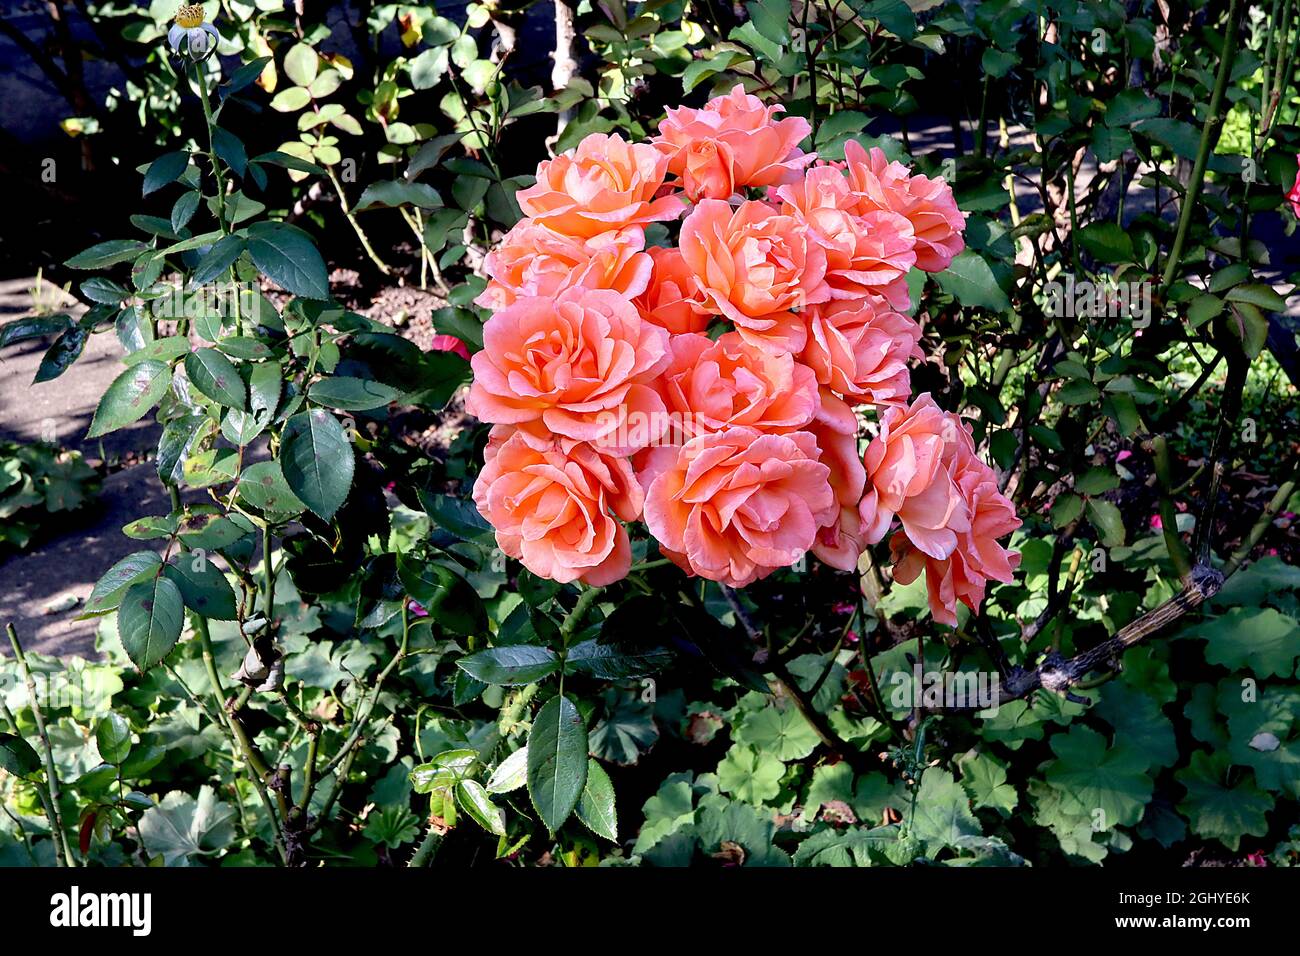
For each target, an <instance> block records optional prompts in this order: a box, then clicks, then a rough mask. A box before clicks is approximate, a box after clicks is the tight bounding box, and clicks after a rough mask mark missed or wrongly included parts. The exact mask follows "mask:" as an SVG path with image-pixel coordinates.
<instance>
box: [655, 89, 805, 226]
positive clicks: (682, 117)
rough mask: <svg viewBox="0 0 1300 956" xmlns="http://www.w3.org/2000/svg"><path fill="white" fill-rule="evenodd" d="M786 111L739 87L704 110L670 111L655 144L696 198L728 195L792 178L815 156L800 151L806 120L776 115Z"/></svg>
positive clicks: (684, 109)
mask: <svg viewBox="0 0 1300 956" xmlns="http://www.w3.org/2000/svg"><path fill="white" fill-rule="evenodd" d="M784 111H785V107H783V106H764V105H763V102H762V100H760V99H759V98H758V97H757V96H751V95H749V94H747V93H746V92H745V89H744V87H743V86H740V85H737V86H736V87H734V88H733V89H732V91H731V92H730V93H728V94H726V95H725V96H718V97H714V98H713V99H711V100H709V102H708V103H706V104H705V105H704V107H703V108H702V109H692V108H691V107H689V106H680V107H678V108H677V109H670V110H668V117H667V119H665V120H663V121H662V122H661V123H660V124H659V136H658V137H656V139H655V140H654V142H655V143H656V144H657V145H659V147H660V148H661V149H662V150H663V151H664V152H665V153H666V154H667V155H668V156H669V163H668V171H669V172H670V173H671V174H673V175H674V176H677V177H679V178H680V179H681V181H682V186H683V188H684V189H685V190H686V195H687V196H688V197H690V199H691V201H692V202H698V201H699V200H701V199H727V198H729V197H730V196H731V195H732V194H733V193H735V192H736V191H737V190H740V189H743V188H745V187H747V186H757V187H763V186H775V185H777V184H779V183H785V182H791V181H792V180H794V179H797V178H798V176H799V171H800V170H801V169H803V167H805V166H807V165H808V164H809V163H811V162H812V161H813V160H814V159H815V158H816V154H815V153H804V152H802V151H801V150H800V149H799V142H800V141H801V140H803V139H804V138H805V137H806V136H807V135H808V134H809V133H810V132H811V131H812V127H811V126H809V125H808V121H807V120H805V119H803V118H802V117H799V116H791V117H788V118H786V119H777V115H778V114H780V113H783V112H784Z"/></svg>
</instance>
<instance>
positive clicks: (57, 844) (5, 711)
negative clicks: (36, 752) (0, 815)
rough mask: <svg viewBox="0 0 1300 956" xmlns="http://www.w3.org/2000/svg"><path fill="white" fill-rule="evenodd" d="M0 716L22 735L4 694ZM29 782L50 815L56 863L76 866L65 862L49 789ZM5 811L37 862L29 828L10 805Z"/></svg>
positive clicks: (29, 853) (63, 847)
mask: <svg viewBox="0 0 1300 956" xmlns="http://www.w3.org/2000/svg"><path fill="white" fill-rule="evenodd" d="M0 717H3V718H4V719H5V720H6V721H7V722H8V724H9V726H10V727H12V728H13V732H14V734H15V736H18V737H21V736H22V733H21V732H20V731H19V730H18V721H17V719H16V718H15V717H14V715H13V714H12V713H11V712H10V710H9V707H8V705H6V704H5V701H4V697H3V696H0ZM29 782H30V783H31V784H32V786H33V787H35V788H36V794H37V796H39V797H40V798H41V806H42V807H44V808H45V816H46V817H48V818H49V820H50V833H51V834H53V836H54V865H55V866H74V865H75V864H73V863H69V862H65V860H64V854H65V853H66V852H67V846H66V844H65V842H64V839H63V828H62V827H59V826H55V825H54V821H55V820H57V819H58V816H57V814H56V813H55V810H54V803H53V802H52V801H51V800H50V793H49V790H47V789H46V788H45V786H43V785H42V784H40V783H38V782H37V781H35V780H32V781H29ZM4 811H5V816H7V817H8V818H9V819H10V820H12V821H13V822H14V823H15V824H16V825H17V827H18V832H19V833H21V834H22V836H23V843H25V844H26V845H27V855H28V856H30V857H31V858H32V862H33V863H35V862H36V856H35V854H34V853H32V841H31V838H30V837H29V836H28V835H27V828H26V827H24V826H23V824H22V821H21V820H19V819H18V818H17V817H16V816H14V815H13V814H12V813H11V812H10V811H9V807H8V806H7V805H6V806H5V807H4Z"/></svg>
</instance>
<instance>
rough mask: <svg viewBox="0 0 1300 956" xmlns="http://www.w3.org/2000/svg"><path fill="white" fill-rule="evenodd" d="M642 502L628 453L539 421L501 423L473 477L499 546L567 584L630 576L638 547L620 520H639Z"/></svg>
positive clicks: (478, 501) (537, 571)
mask: <svg viewBox="0 0 1300 956" xmlns="http://www.w3.org/2000/svg"><path fill="white" fill-rule="evenodd" d="M644 500H645V496H644V494H643V493H642V490H641V486H640V485H639V484H638V483H637V480H636V476H635V475H634V474H633V472H632V467H631V465H630V464H628V462H627V459H626V458H623V457H619V456H615V455H612V454H607V453H605V452H603V451H602V450H601V449H599V448H597V447H595V446H593V445H590V444H587V443H586V442H578V441H574V440H572V439H569V438H561V437H558V436H555V435H552V434H549V433H548V432H547V431H546V429H545V428H544V427H539V423H536V422H534V423H531V424H529V425H524V426H520V427H514V426H511V425H497V426H495V427H494V428H493V429H492V434H491V436H490V437H489V439H488V445H487V449H486V451H485V452H484V465H483V470H482V472H481V473H480V474H479V477H478V480H477V481H476V482H475V483H474V504H475V505H476V506H477V507H478V510H479V513H480V514H482V515H483V517H484V518H486V519H487V520H488V522H489V523H491V525H492V527H493V528H495V529H496V539H497V544H498V545H499V546H500V548H501V550H502V551H504V552H505V553H506V554H507V555H509V556H510V557H512V558H515V559H517V560H519V561H522V562H523V564H524V567H526V568H528V570H530V571H532V572H533V573H534V574H537V575H540V576H541V577H544V578H550V579H551V580H553V581H560V582H562V583H568V582H570V581H584V582H586V583H587V584H591V585H594V586H604V585H607V584H613V583H614V582H615V581H618V580H620V579H622V578H624V577H626V576H627V572H628V568H629V567H630V565H631V561H632V550H631V546H630V543H629V541H628V536H627V530H626V529H625V528H624V527H623V525H622V524H620V523H619V520H618V519H622V520H623V521H635V520H636V519H637V518H638V517H640V515H641V508H642V504H643V502H644Z"/></svg>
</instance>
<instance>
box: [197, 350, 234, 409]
mask: <svg viewBox="0 0 1300 956" xmlns="http://www.w3.org/2000/svg"><path fill="white" fill-rule="evenodd" d="M185 374H186V375H188V376H189V377H190V382H191V383H192V384H193V385H194V387H195V388H197V389H198V390H199V391H200V392H202V393H203V394H204V395H206V396H207V397H208V398H210V399H212V400H213V401H214V402H216V403H217V404H218V405H222V406H225V407H227V408H237V409H239V410H240V411H241V412H242V411H247V410H248V395H247V391H246V389H245V388H244V380H243V379H242V378H240V377H239V370H238V369H237V368H235V366H234V365H233V364H232V363H231V361H230V359H228V358H226V357H225V356H224V355H222V354H221V353H220V352H218V351H217V350H216V349H209V348H201V349H196V350H195V351H193V352H190V353H189V354H188V355H186V356H185Z"/></svg>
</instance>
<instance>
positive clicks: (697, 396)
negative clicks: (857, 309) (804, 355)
mask: <svg viewBox="0 0 1300 956" xmlns="http://www.w3.org/2000/svg"><path fill="white" fill-rule="evenodd" d="M671 348H672V354H673V357H672V361H671V362H670V363H669V365H668V368H666V369H665V370H664V372H663V374H662V375H660V377H659V378H658V380H657V381H656V382H655V387H656V388H657V389H658V391H659V394H660V395H662V396H663V399H664V405H666V406H667V408H668V416H669V419H670V420H671V421H672V423H673V431H674V433H675V435H679V436H680V438H678V439H677V440H679V441H683V442H684V441H686V440H688V439H690V438H694V437H695V436H696V435H699V434H703V433H704V432H715V431H721V430H722V429H724V428H732V427H735V426H737V425H748V426H750V427H752V428H756V429H758V430H759V431H768V432H785V431H793V430H795V429H798V428H802V427H804V426H805V425H807V424H808V423H809V422H810V421H812V418H813V415H814V414H816V412H817V407H818V398H817V379H816V377H815V376H814V375H813V371H812V369H810V368H808V367H807V366H805V365H801V364H800V363H798V362H796V361H795V360H794V356H792V355H791V354H790V353H788V352H770V351H767V350H765V349H760V348H759V347H758V346H756V345H752V344H750V343H749V342H746V341H745V340H744V339H743V338H741V337H740V336H739V335H737V334H736V333H735V332H727V333H725V334H723V335H721V336H719V338H718V340H717V341H716V342H714V341H713V340H712V339H710V338H709V337H708V336H707V335H698V334H691V335H674V336H673V337H672V340H671Z"/></svg>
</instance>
